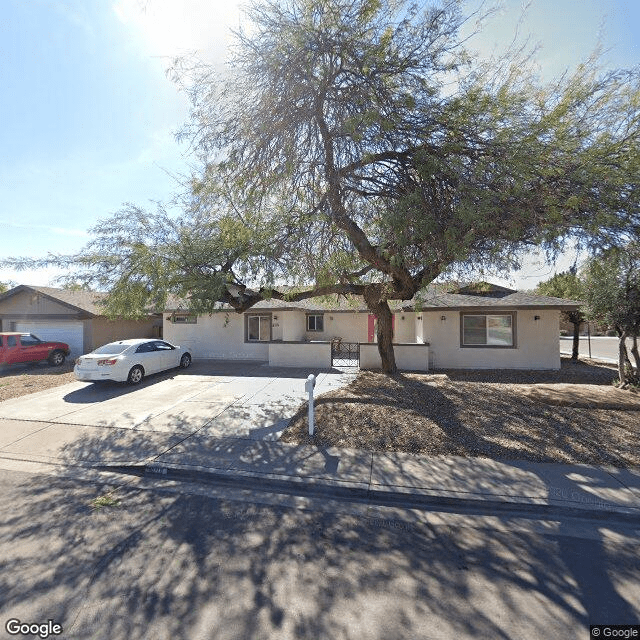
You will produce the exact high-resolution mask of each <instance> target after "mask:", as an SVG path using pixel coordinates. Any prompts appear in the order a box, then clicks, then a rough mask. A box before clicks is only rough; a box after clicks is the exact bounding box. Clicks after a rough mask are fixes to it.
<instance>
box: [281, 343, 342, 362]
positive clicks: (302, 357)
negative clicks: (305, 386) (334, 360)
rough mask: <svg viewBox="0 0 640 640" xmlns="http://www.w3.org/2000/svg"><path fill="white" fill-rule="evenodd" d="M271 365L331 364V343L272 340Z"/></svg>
mask: <svg viewBox="0 0 640 640" xmlns="http://www.w3.org/2000/svg"><path fill="white" fill-rule="evenodd" d="M269 365H270V366H272V367H323V368H329V367H330V366H331V343H330V342H324V343H314V342H293V343H291V342H272V343H271V344H270V345H269Z"/></svg>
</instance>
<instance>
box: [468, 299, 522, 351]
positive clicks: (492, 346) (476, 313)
mask: <svg viewBox="0 0 640 640" xmlns="http://www.w3.org/2000/svg"><path fill="white" fill-rule="evenodd" d="M469 316H483V317H484V318H486V319H487V320H486V324H485V339H488V337H489V336H488V331H489V322H488V318H489V317H505V316H508V317H510V318H511V344H509V345H507V344H487V343H484V344H465V341H464V319H465V318H466V317H469ZM517 338H518V332H517V312H516V311H502V310H497V309H496V310H495V311H492V312H490V313H489V312H486V311H462V312H460V348H461V349H517V348H518V339H517Z"/></svg>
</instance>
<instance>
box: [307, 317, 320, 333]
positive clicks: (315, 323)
mask: <svg viewBox="0 0 640 640" xmlns="http://www.w3.org/2000/svg"><path fill="white" fill-rule="evenodd" d="M311 318H315V320H314V325H315V327H316V328H314V329H312V328H311V327H310V326H309V321H310V320H311ZM318 318H320V322H321V324H322V328H321V329H318V328H317V326H318ZM306 330H307V331H308V332H309V333H324V313H307V315H306Z"/></svg>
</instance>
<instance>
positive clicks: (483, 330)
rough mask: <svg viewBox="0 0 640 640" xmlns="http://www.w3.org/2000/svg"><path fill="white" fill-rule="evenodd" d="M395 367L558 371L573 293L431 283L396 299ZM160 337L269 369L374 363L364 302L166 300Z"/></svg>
mask: <svg viewBox="0 0 640 640" xmlns="http://www.w3.org/2000/svg"><path fill="white" fill-rule="evenodd" d="M394 304H395V306H393V307H392V310H393V312H394V315H393V324H394V344H395V345H396V346H395V356H396V362H397V364H398V368H400V369H404V370H417V371H426V370H429V369H449V368H465V369H466V368H469V369H495V368H500V369H558V368H559V367H560V348H559V321H560V312H561V311H566V310H571V309H576V308H577V307H578V306H579V303H577V302H575V301H572V300H564V299H561V298H552V297H547V296H536V295H531V294H528V293H519V292H517V291H514V290H512V289H506V288H504V287H498V286H495V285H490V284H488V283H480V284H478V285H472V286H468V287H462V288H460V287H457V288H454V289H453V290H450V291H449V292H448V293H446V292H443V291H442V288H441V287H429V288H428V289H427V290H425V291H424V292H421V294H419V295H418V296H416V298H415V299H413V300H411V301H406V302H396V303H394ZM163 336H164V339H165V340H168V341H169V342H172V343H174V344H180V345H184V346H187V347H188V348H189V349H190V350H191V352H192V354H193V356H194V357H195V358H221V359H242V360H255V361H262V362H268V363H269V364H271V365H274V366H314V367H329V366H335V365H337V364H357V365H359V366H360V367H361V368H378V367H380V356H379V354H378V349H377V344H376V318H375V316H373V315H372V314H371V313H370V312H369V310H368V309H367V307H366V306H365V304H364V301H363V300H362V299H358V298H357V297H356V298H352V299H344V298H340V299H339V300H334V301H329V302H327V301H326V299H318V298H315V299H310V300H305V301H302V302H286V301H280V300H268V301H263V302H260V303H258V304H256V305H255V306H254V307H252V308H251V309H249V310H248V311H246V312H245V313H242V314H238V313H236V312H235V311H234V310H233V309H232V308H231V307H230V306H227V305H222V306H221V308H220V309H219V310H218V311H216V312H214V313H211V314H209V315H199V316H195V315H190V314H189V313H188V311H186V310H185V307H184V305H181V304H179V302H178V301H176V302H175V303H173V305H169V308H167V310H166V312H165V314H164V320H163Z"/></svg>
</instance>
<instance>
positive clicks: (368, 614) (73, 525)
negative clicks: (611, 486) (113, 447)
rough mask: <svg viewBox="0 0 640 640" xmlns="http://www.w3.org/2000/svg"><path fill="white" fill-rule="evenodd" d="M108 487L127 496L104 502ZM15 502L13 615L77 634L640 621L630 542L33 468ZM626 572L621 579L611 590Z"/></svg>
mask: <svg viewBox="0 0 640 640" xmlns="http://www.w3.org/2000/svg"><path fill="white" fill-rule="evenodd" d="M106 491H111V493H110V495H111V496H112V497H113V498H114V499H117V500H118V501H119V502H118V505H117V506H113V507H104V508H103V509H100V510H97V509H94V508H92V507H91V504H92V502H93V503H94V504H95V498H96V497H99V496H102V495H104V494H105V492H106ZM0 508H1V509H2V511H3V513H5V514H11V515H9V516H8V517H5V518H4V519H3V520H2V522H0V547H1V548H2V555H1V557H2V560H0V565H1V568H2V571H1V572H0V591H1V592H2V594H3V598H2V605H1V612H2V615H3V618H4V619H8V618H9V617H17V618H19V619H21V620H30V621H31V620H42V621H45V620H47V619H49V618H50V619H53V620H55V621H56V622H60V623H61V624H62V625H63V627H64V629H65V632H64V634H63V636H62V637H64V638H66V639H74V638H88V637H91V638H105V639H106V638H109V640H116V639H125V638H127V639H130V638H152V637H153V638H172V639H181V638H185V639H186V638H189V639H193V638H205V637H206V638H237V639H239V640H240V639H242V640H244V639H246V638H274V639H275V638H278V639H279V638H318V639H321V638H346V639H354V640H355V639H358V640H359V639H361V638H379V639H380V640H382V639H384V640H388V639H393V638H452V637H461V638H505V639H506V638H513V637H535V638H542V637H557V638H562V639H564V638H573V637H576V636H577V635H580V632H579V629H582V630H583V632H584V631H585V629H586V628H587V625H588V624H589V622H596V621H599V620H598V619H597V616H598V615H601V614H602V612H603V611H605V612H606V613H607V614H608V618H607V619H609V620H615V621H616V623H621V624H622V623H628V622H634V621H636V619H637V614H638V611H637V609H634V607H633V606H632V605H631V604H630V603H629V601H628V598H629V596H628V595H626V596H625V595H622V594H623V592H624V588H626V587H625V585H628V584H629V583H630V582H632V581H634V580H635V579H636V578H637V571H638V569H639V568H640V567H639V561H638V555H637V553H636V554H635V555H634V551H637V549H633V548H632V547H631V546H630V545H629V544H626V543H625V542H624V541H618V542H617V543H611V542H610V541H608V542H606V543H605V541H604V540H597V541H590V540H587V541H584V540H582V539H577V538H576V539H573V538H572V539H571V541H572V543H573V544H574V547H573V548H569V547H568V546H567V545H569V544H570V543H571V541H570V539H569V538H567V539H566V541H565V540H563V539H562V538H560V539H556V538H554V537H550V536H548V535H541V534H538V533H535V532H524V531H523V532H519V533H518V532H513V531H511V532H510V531H507V530H500V529H496V530H491V531H483V530H482V529H481V528H474V527H473V526H472V525H471V523H467V526H462V527H456V528H452V527H450V526H448V525H437V524H433V523H429V522H422V523H415V522H408V521H403V520H397V519H385V518H378V517H372V516H369V515H354V514H345V513H343V514H338V513H332V512H329V511H315V512H311V511H303V510H294V509H290V508H286V507H281V506H269V505H260V504H255V503H252V502H238V501H233V500H228V499H220V498H213V497H209V496H206V495H197V494H186V493H183V494H176V493H170V492H167V491H151V490H140V489H137V488H133V487H117V488H116V487H109V486H105V485H98V484H91V483H79V482H77V481H74V480H69V479H63V478H58V479H56V478H51V477H41V476H34V475H26V474H24V475H16V476H12V478H7V477H6V476H5V477H3V491H2V493H1V495H0ZM584 552H589V554H590V555H589V556H586V557H584V559H583V560H582V565H581V566H578V565H577V559H578V558H579V557H580V556H579V554H580V553H584ZM612 567H615V569H616V585H613V584H612V582H611V580H610V579H608V580H605V582H604V584H599V585H595V584H594V582H593V578H597V579H601V578H603V577H605V578H606V577H607V575H608V573H609V571H610V569H611V568H612ZM619 585H622V587H623V588H620V587H619ZM595 588H597V589H598V590H599V591H598V593H599V594H600V597H601V601H602V602H606V603H608V604H607V605H598V604H597V601H596V596H595V595H592V594H591V592H590V590H591V589H595Z"/></svg>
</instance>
